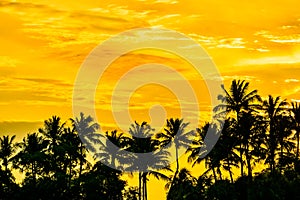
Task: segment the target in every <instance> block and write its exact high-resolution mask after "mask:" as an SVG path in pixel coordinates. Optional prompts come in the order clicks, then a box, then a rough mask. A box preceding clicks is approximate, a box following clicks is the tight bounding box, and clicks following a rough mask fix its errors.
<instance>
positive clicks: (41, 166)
mask: <svg viewBox="0 0 300 200" xmlns="http://www.w3.org/2000/svg"><path fill="white" fill-rule="evenodd" d="M17 145H18V147H20V149H21V150H20V151H19V152H18V153H17V155H15V156H14V167H15V168H17V169H19V170H20V171H21V172H23V171H27V173H26V174H28V175H29V176H31V179H32V181H33V186H34V187H35V186H36V181H37V176H38V175H42V174H47V173H48V170H47V155H46V150H47V146H48V141H47V140H44V139H43V137H41V136H39V135H38V133H32V134H27V136H26V137H24V138H23V140H22V142H20V143H18V144H17Z"/></svg>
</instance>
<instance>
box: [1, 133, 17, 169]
mask: <svg viewBox="0 0 300 200" xmlns="http://www.w3.org/2000/svg"><path fill="white" fill-rule="evenodd" d="M15 138H16V136H15V135H13V136H11V137H10V136H9V135H7V136H2V137H1V138H0V160H1V161H2V165H3V166H4V170H5V172H6V173H8V171H9V169H8V165H9V164H10V162H11V161H12V160H11V158H12V156H13V154H14V152H15V150H16V148H15V145H14V140H15Z"/></svg>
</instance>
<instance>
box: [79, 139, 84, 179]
mask: <svg viewBox="0 0 300 200" xmlns="http://www.w3.org/2000/svg"><path fill="white" fill-rule="evenodd" d="M79 149H80V161H79V162H80V163H79V178H80V177H81V174H82V165H83V162H82V160H83V155H82V154H83V152H82V143H81V142H80V147H79Z"/></svg>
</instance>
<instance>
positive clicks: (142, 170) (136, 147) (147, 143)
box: [127, 122, 171, 200]
mask: <svg viewBox="0 0 300 200" xmlns="http://www.w3.org/2000/svg"><path fill="white" fill-rule="evenodd" d="M153 131H154V129H152V128H151V126H150V125H149V124H147V122H142V123H141V124H139V123H137V122H135V123H134V124H131V126H130V128H129V133H130V134H131V136H132V138H131V140H130V141H129V148H128V149H127V150H128V151H131V152H134V153H137V159H139V156H143V153H151V152H152V153H151V154H150V155H148V159H147V160H145V162H146V163H140V165H137V166H134V168H131V170H137V171H138V173H139V199H140V200H141V199H143V200H147V196H148V194H147V181H148V176H151V175H152V176H154V177H155V178H157V179H162V180H169V178H168V176H166V175H164V174H163V173H161V172H160V171H157V169H161V170H162V171H171V169H170V168H168V167H165V166H167V165H168V164H169V161H168V156H169V153H168V152H167V151H165V150H160V151H158V150H159V144H160V143H159V141H158V140H156V139H155V138H154V134H153ZM147 161H148V162H147ZM153 161H155V162H154V163H153ZM135 164H137V163H135ZM129 168H130V167H129Z"/></svg>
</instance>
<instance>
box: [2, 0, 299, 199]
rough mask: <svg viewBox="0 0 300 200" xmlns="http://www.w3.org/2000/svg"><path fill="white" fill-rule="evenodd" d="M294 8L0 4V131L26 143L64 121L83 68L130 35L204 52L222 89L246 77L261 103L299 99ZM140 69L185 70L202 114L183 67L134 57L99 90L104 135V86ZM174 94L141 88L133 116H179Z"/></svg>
mask: <svg viewBox="0 0 300 200" xmlns="http://www.w3.org/2000/svg"><path fill="white" fill-rule="evenodd" d="M299 7H300V2H299V1H298V0H286V1H279V0H272V1H271V0H265V1H261V0H253V1H240V0H239V1H238V0H229V1H219V0H185V1H183V0H181V1H179V0H178V1H177V0H148V1H147V0H127V1H122V0H108V1H94V0H77V1H69V0H66V1H61V0H51V1H45V0H30V1H29V0H20V1H17V0H13V1H6V0H1V1H0V94H1V95H0V111H1V112H0V114H1V115H0V132H1V134H7V133H11V134H19V135H20V134H22V136H23V135H24V134H26V133H27V132H29V131H34V130H36V128H37V127H38V126H39V125H40V124H41V122H42V121H43V120H44V119H47V118H49V117H50V116H51V115H54V114H56V115H59V116H61V117H62V118H63V119H65V120H67V119H68V118H69V117H71V116H72V91H73V84H74V81H75V78H76V75H77V72H78V69H79V68H80V65H81V63H82V62H83V61H84V59H85V58H86V56H87V55H88V54H89V53H90V52H91V51H92V50H93V49H94V48H95V47H96V46H97V45H98V44H100V43H101V42H103V41H104V40H106V39H109V38H110V37H111V36H113V35H115V34H118V33H120V32H122V31H126V30H129V29H132V28H144V27H158V28H168V29H173V30H176V31H179V32H181V33H184V34H186V35H187V36H189V37H191V38H193V39H194V40H195V41H197V42H198V43H199V44H201V45H202V46H203V47H204V49H205V50H206V51H207V52H208V54H209V55H210V56H211V57H212V59H213V60H214V62H215V63H216V65H217V67H218V69H219V71H220V72H221V74H222V75H223V80H224V82H225V84H226V85H227V86H228V85H229V83H230V81H231V80H232V79H234V78H243V79H246V80H248V81H250V82H251V86H252V88H253V89H254V88H255V89H256V88H257V89H259V93H260V94H261V95H262V96H266V95H268V94H273V95H281V96H282V97H284V98H287V99H288V100H292V99H294V100H299V99H300V95H299V92H300V82H299V81H300V12H299ZM147 62H158V63H162V64H166V65H169V66H172V67H174V68H176V69H177V70H178V71H180V72H182V73H183V74H184V76H186V77H188V79H189V80H190V82H191V84H192V85H193V87H194V88H196V89H198V90H199V91H200V92H199V93H197V97H198V98H199V102H200V109H202V110H204V111H207V110H208V109H207V106H208V105H209V102H207V100H208V99H207V98H205V96H207V91H206V88H205V85H204V83H201V81H200V80H197V79H196V80H195V79H194V77H193V71H191V70H188V69H190V68H189V66H188V64H187V63H184V61H182V60H180V59H178V58H177V57H174V56H172V55H169V54H167V53H165V52H157V51H155V52H154V51H144V52H133V53H131V54H129V55H126V56H123V57H121V58H119V59H118V60H117V61H116V62H114V63H113V64H112V66H111V68H110V69H109V70H110V71H109V70H108V71H107V72H106V73H107V74H108V75H107V76H106V77H105V78H104V79H103V80H102V86H101V87H102V90H101V88H100V89H99V91H98V92H97V95H96V103H97V105H96V108H97V114H98V115H99V118H100V119H102V120H103V124H102V127H103V128H104V129H105V128H111V127H113V121H112V117H111V116H110V114H109V110H108V109H107V108H108V105H109V99H108V98H106V97H107V95H106V93H107V92H109V91H110V89H111V88H110V87H111V84H113V83H114V82H115V81H117V80H118V79H119V77H120V75H121V74H122V72H123V71H124V70H127V69H129V68H130V67H134V66H137V65H140V64H143V63H147ZM103 94H105V95H103ZM202 94H204V95H202ZM172 95H173V94H172V93H170V92H169V91H168V90H166V89H165V88H157V86H153V85H152V86H151V85H150V86H145V87H142V88H140V89H139V90H138V91H136V93H135V94H134V95H133V96H132V98H131V100H130V105H131V106H132V107H131V112H132V115H133V117H134V118H135V119H137V120H148V121H149V120H150V118H149V115H148V107H149V106H151V105H154V104H157V103H160V104H162V105H163V106H166V110H167V111H168V112H167V115H166V116H174V115H175V116H176V115H179V114H178V110H176V108H177V107H178V102H176V100H174V99H175V98H174V96H172ZM207 116H208V115H207ZM149 189H150V190H151V191H152V193H154V192H153V191H155V189H153V188H152V189H151V187H150V188H149ZM160 192H162V191H161V190H160ZM149 194H151V192H149ZM157 196H159V192H158V194H157ZM152 197H153V196H152ZM151 199H153V198H151V196H150V200H151Z"/></svg>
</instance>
